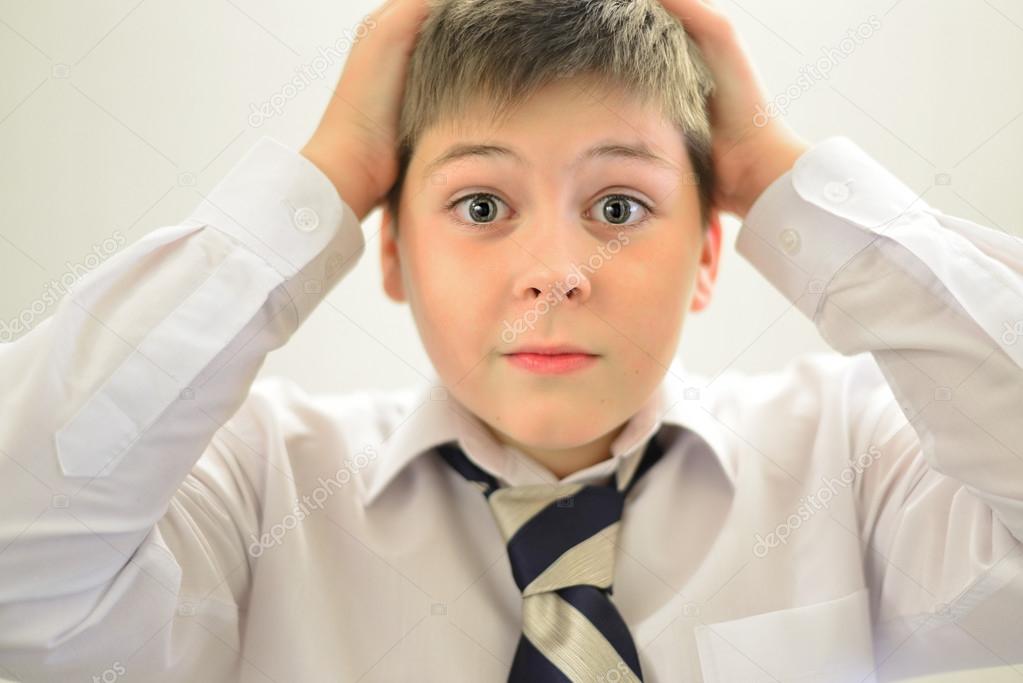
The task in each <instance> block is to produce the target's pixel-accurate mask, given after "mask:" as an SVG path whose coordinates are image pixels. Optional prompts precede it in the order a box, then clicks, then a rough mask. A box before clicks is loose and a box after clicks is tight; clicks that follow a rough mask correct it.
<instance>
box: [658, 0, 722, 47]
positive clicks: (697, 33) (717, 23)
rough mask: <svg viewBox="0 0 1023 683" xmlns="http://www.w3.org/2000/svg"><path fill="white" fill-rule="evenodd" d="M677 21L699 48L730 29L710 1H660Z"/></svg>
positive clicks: (719, 11)
mask: <svg viewBox="0 0 1023 683" xmlns="http://www.w3.org/2000/svg"><path fill="white" fill-rule="evenodd" d="M660 3H661V5H663V6H664V9H666V10H668V12H670V13H671V14H672V15H674V16H675V18H677V19H678V20H679V21H681V22H682V27H683V28H685V30H686V33H688V34H689V35H690V36H692V38H693V40H695V41H696V43H697V45H699V46H700V47H705V46H707V45H708V44H709V43H710V42H712V40H713V39H714V37H716V36H720V35H721V34H722V33H724V32H726V31H728V30H729V29H730V28H731V23H730V21H729V19H728V16H727V15H726V14H724V13H723V12H722V11H721V10H719V9H717V8H716V7H715V6H714V5H713V4H712V3H711V2H710V0H660Z"/></svg>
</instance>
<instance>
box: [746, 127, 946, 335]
mask: <svg viewBox="0 0 1023 683" xmlns="http://www.w3.org/2000/svg"><path fill="white" fill-rule="evenodd" d="M927 208H928V207H927V205H926V203H925V202H924V201H923V200H922V199H921V198H920V197H919V196H918V195H917V194H916V193H915V192H913V191H912V190H911V189H910V188H908V187H907V186H906V185H905V184H903V183H902V181H900V180H899V179H898V178H897V177H895V176H894V175H892V174H891V173H890V172H889V171H888V170H887V169H886V168H885V167H884V166H882V165H881V164H880V163H878V162H877V161H876V160H874V159H873V158H872V157H870V156H869V155H868V154H867V153H866V152H864V151H863V150H862V149H861V148H860V147H859V146H857V145H856V144H855V143H853V142H852V141H851V140H849V139H848V138H846V137H842V136H837V137H832V138H828V139H826V140H824V141H822V142H819V143H817V144H816V145H814V146H813V147H811V148H810V149H808V150H807V151H806V152H804V153H803V155H802V156H800V157H799V159H797V160H796V163H795V165H794V166H793V167H792V169H790V170H789V171H788V172H786V173H785V174H784V175H782V176H781V177H780V178H778V179H777V180H775V181H774V182H773V183H772V184H771V185H770V186H768V188H767V189H766V190H765V191H764V192H763V193H762V194H761V195H760V197H758V198H757V200H756V201H755V202H754V203H753V206H752V207H751V208H750V211H749V213H748V214H747V215H746V220H745V221H744V223H743V225H742V227H741V228H740V230H739V234H738V236H737V237H736V243H735V250H736V251H737V252H738V253H739V254H741V255H742V256H743V257H744V258H746V259H747V260H748V261H749V262H750V263H751V264H752V265H753V266H754V267H755V268H756V269H757V270H758V271H759V272H760V273H761V274H762V275H763V276H764V277H765V278H767V280H768V281H770V282H771V283H772V284H773V285H774V286H775V287H776V288H777V289H778V290H779V291H780V292H781V293H782V294H783V295H784V296H785V297H786V298H788V299H789V300H790V301H792V302H793V304H794V305H795V306H796V307H798V308H799V309H800V310H801V311H803V313H804V314H806V316H807V317H809V318H810V319H811V320H813V321H814V322H816V319H817V314H818V312H819V309H820V305H821V301H822V299H823V297H824V292H825V290H826V289H827V287H828V284H829V283H830V282H831V281H832V279H833V278H834V277H835V275H836V274H837V273H838V271H839V270H841V269H842V266H844V265H845V264H846V263H848V262H849V261H850V260H851V259H852V258H853V257H854V256H855V255H856V254H857V253H859V252H860V251H861V250H863V249H865V248H866V247H868V246H869V245H870V244H871V243H872V242H874V241H875V240H877V239H878V236H879V235H881V234H882V233H883V232H884V231H885V230H886V229H888V228H889V227H891V226H892V225H894V224H896V223H898V222H901V221H904V220H906V215H907V213H908V212H910V211H911V210H915V211H924V210H926V209H927Z"/></svg>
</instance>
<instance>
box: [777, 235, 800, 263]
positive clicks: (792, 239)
mask: <svg viewBox="0 0 1023 683" xmlns="http://www.w3.org/2000/svg"><path fill="white" fill-rule="evenodd" d="M802 241H803V240H802V239H800V237H799V233H798V232H796V231H795V230H793V229H792V228H789V229H787V230H782V231H781V233H780V234H779V235H778V243H779V244H781V248H782V250H783V251H784V252H785V253H786V254H788V255H789V256H795V255H796V254H798V253H799V249H800V248H801V246H802Z"/></svg>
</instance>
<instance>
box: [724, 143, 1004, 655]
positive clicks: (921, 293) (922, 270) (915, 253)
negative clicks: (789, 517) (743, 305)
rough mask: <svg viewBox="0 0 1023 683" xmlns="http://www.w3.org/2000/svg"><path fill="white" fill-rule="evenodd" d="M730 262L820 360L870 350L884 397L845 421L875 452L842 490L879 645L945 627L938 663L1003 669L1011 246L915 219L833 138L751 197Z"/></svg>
mask: <svg viewBox="0 0 1023 683" xmlns="http://www.w3.org/2000/svg"><path fill="white" fill-rule="evenodd" d="M843 188H844V189H843ZM736 250H737V251H738V252H739V253H740V254H742V255H743V256H744V257H745V258H747V259H748V260H749V261H750V262H751V263H752V264H753V265H754V267H756V268H757V269H758V270H759V272H761V274H763V275H764V276H765V277H766V278H767V279H768V280H769V281H770V282H771V283H772V284H773V285H774V286H775V287H777V288H778V289H779V291H781V292H782V294H784V295H785V296H786V298H788V299H789V300H790V301H791V302H792V303H793V304H794V305H795V306H796V307H798V308H799V309H800V310H801V311H802V312H803V313H804V314H805V315H806V316H807V317H808V318H809V319H811V320H812V321H813V322H814V324H815V325H816V328H817V330H818V331H819V332H820V334H821V336H822V337H823V338H824V339H825V340H826V341H827V342H828V344H829V345H830V346H831V347H832V348H834V349H836V350H837V351H839V352H840V353H842V354H843V355H846V356H853V355H856V354H861V353H869V354H870V355H871V356H872V358H873V360H874V361H875V363H876V365H877V367H878V368H879V369H880V371H881V375H882V376H883V381H885V382H886V383H887V385H888V387H889V388H890V390H891V393H892V394H893V395H894V397H895V399H896V401H897V403H888V402H884V404H881V403H876V404H875V405H871V406H869V408H868V410H866V411H864V412H863V413H862V414H860V415H859V416H858V417H859V418H862V419H861V422H862V423H863V424H855V425H851V429H852V430H854V431H856V432H858V433H859V434H860V437H858V438H861V439H863V442H862V443H859V444H858V445H857V446H855V449H854V450H855V453H862V452H865V451H867V450H868V449H870V448H871V447H873V448H874V449H876V450H875V452H877V453H879V454H880V456H879V457H878V458H877V460H876V461H874V462H872V463H870V464H869V465H868V466H867V467H865V468H863V469H862V470H860V471H858V472H857V480H856V481H855V484H854V490H855V492H856V496H857V504H858V509H859V512H860V528H859V529H858V532H859V533H860V535H861V539H862V544H863V546H864V549H865V551H866V552H865V556H866V559H865V571H866V581H867V583H868V585H869V586H870V588H871V592H872V598H873V608H874V611H875V614H874V618H875V621H876V622H877V623H879V624H881V625H882V636H883V637H885V636H884V635H883V634H884V633H885V632H886V628H887V629H889V630H891V631H892V633H891V634H889V636H890V637H893V638H894V639H895V641H894V644H896V645H897V646H901V648H902V649H903V651H904V652H903V655H904V656H909V655H908V652H909V651H910V647H911V646H910V645H908V644H902V641H903V640H904V639H905V638H906V637H907V636H908V635H909V634H910V633H911V632H912V633H914V634H915V635H918V636H919V635H923V634H925V633H928V632H929V631H930V630H931V629H933V628H937V627H940V626H942V625H943V624H950V623H951V622H955V623H956V624H959V625H963V626H964V628H962V629H956V628H955V627H951V630H950V631H948V632H947V633H946V634H944V635H942V636H939V637H940V639H941V641H942V642H943V643H944V645H943V647H942V652H941V657H942V658H946V659H945V660H944V661H943V662H942V663H940V664H939V663H938V657H937V656H936V655H934V654H932V655H930V656H929V659H930V660H931V661H932V663H933V664H934V666H935V667H936V668H940V667H942V666H944V667H953V666H954V667H962V666H976V662H977V661H979V660H978V659H976V658H977V657H980V658H982V659H983V661H984V662H985V663H986V664H988V665H990V664H1000V663H1002V661H1003V660H1004V661H1018V659H1006V658H1013V657H1014V658H1018V657H1020V656H1023V647H1021V646H1020V645H1019V642H1020V641H1019V639H1018V635H1017V636H1016V637H1015V642H1016V645H1015V646H1014V647H1009V646H1006V647H1000V646H999V643H1002V644H1007V643H1011V642H1013V636H1011V635H1009V634H1007V633H1006V629H1011V628H1012V626H1011V625H1012V624H1014V623H1016V622H1017V620H1018V615H1019V613H1020V611H1021V609H1023V451H1021V450H1020V448H1019V444H1020V443H1023V421H1021V420H1020V419H1019V415H1018V413H1019V406H1020V405H1021V403H1023V400H1021V399H1023V344H1019V343H1018V339H1017V338H1016V337H1015V336H1014V334H1013V333H1014V332H1015V329H1016V323H1017V321H1021V320H1023V243H1020V241H1019V240H1018V239H1015V238H1013V237H1011V236H1008V235H1005V234H1002V233H1000V232H996V231H994V230H990V229H987V228H984V227H981V226H979V225H977V224H975V223H971V222H969V221H966V220H962V219H959V218H955V217H952V216H948V215H946V214H944V213H942V212H941V211H939V210H937V209H934V208H933V207H930V206H928V205H927V204H926V203H925V202H924V201H923V200H922V199H921V198H920V197H918V196H917V195H916V194H915V193H914V192H912V191H911V190H910V189H909V188H907V187H906V186H905V185H904V184H902V183H901V182H900V181H899V180H898V179H897V178H895V177H894V176H893V175H891V174H890V173H889V172H888V171H887V170H885V169H884V168H883V167H882V166H881V165H879V164H878V163H877V162H876V161H874V160H873V159H872V158H870V157H869V156H868V155H867V154H866V153H864V152H863V151H862V150H861V149H860V148H859V147H857V146H856V145H854V144H853V143H852V142H850V141H849V140H848V139H846V138H842V137H838V138H831V139H829V140H825V141H824V142H821V143H819V144H818V145H816V146H814V147H813V148H812V149H811V150H809V151H808V152H807V153H806V154H804V155H803V156H802V157H800V158H799V160H798V161H797V162H796V164H795V166H794V168H793V169H792V170H791V171H789V172H787V173H785V174H784V175H783V176H782V177H780V178H779V179H778V180H777V181H775V182H774V183H773V184H772V185H771V186H770V187H769V188H768V189H767V190H766V191H765V192H764V193H763V195H762V196H761V197H760V198H758V199H757V200H756V202H755V203H754V205H753V207H752V208H751V210H750V212H749V214H748V215H747V217H746V222H745V223H744V224H743V227H742V229H741V231H740V233H739V236H738V239H737V242H736ZM850 367H852V366H850ZM865 378H867V375H866V374H863V375H856V376H855V377H853V376H852V375H850V376H849V377H847V378H846V379H845V380H843V385H844V384H845V383H848V382H854V381H859V380H860V379H865ZM838 389H839V387H838V386H837V385H836V390H838ZM875 395H876V396H878V397H881V396H882V395H881V394H875ZM851 417H857V416H851ZM854 440H855V439H854ZM850 457H852V456H850ZM857 469H859V468H857ZM896 620H899V622H901V623H900V626H898V627H892V626H891V625H890V624H889V622H895V621H896ZM886 624H888V626H887V627H886V626H885V625H886ZM893 634H894V635H893ZM965 634H969V635H965ZM995 653H1000V654H995Z"/></svg>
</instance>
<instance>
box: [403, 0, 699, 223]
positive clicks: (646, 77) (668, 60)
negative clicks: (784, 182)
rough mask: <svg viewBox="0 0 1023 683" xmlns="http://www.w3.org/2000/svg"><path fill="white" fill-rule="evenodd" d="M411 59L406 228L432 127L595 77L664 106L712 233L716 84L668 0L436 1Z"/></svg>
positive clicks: (499, 110)
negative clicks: (711, 106) (417, 154)
mask: <svg viewBox="0 0 1023 683" xmlns="http://www.w3.org/2000/svg"><path fill="white" fill-rule="evenodd" d="M430 5H431V6H430V12H429V15H428V17H427V18H426V19H425V20H424V22H423V25H422V27H421V29H420V33H419V37H418V40H417V42H416V46H415V48H414V50H413V52H412V55H411V56H410V62H409V69H408V75H407V81H406V87H405V95H404V101H403V103H402V108H401V114H400V120H399V130H398V150H397V151H398V160H399V174H398V179H397V182H396V183H395V185H394V186H393V188H392V189H391V190H390V192H389V193H388V196H387V203H388V205H389V208H390V210H391V212H392V214H393V215H394V229H395V231H396V230H397V224H398V207H399V199H400V196H401V189H402V185H403V184H404V182H405V176H406V173H407V171H408V165H409V160H410V159H411V157H412V152H413V151H414V149H415V147H416V144H417V142H418V141H419V139H420V138H421V136H422V134H423V132H424V131H425V130H427V129H428V128H429V127H430V126H432V125H434V124H436V123H437V122H439V121H441V120H443V119H445V118H446V117H457V116H458V115H459V114H461V113H463V112H465V111H466V109H467V108H468V107H469V106H471V105H473V104H478V103H480V102H483V103H485V104H486V105H487V106H488V107H489V108H490V111H492V113H493V120H495V121H497V120H499V119H500V117H501V116H502V115H504V114H506V113H509V110H510V108H511V107H513V106H514V105H515V104H516V103H517V102H520V101H522V100H523V99H526V98H528V97H529V96H530V95H531V94H533V93H534V92H536V91H537V90H538V89H540V88H542V87H543V86H544V85H547V84H549V83H551V82H553V81H555V80H556V79H560V78H572V77H595V78H596V80H597V82H598V83H599V84H602V85H606V86H608V87H614V88H618V89H622V90H624V91H625V93H627V94H630V95H633V96H637V97H638V98H639V99H640V101H641V102H643V103H647V104H648V103H652V104H654V105H656V106H657V107H658V108H659V111H660V112H661V113H662V114H663V115H664V116H665V118H666V120H668V121H669V122H671V123H672V124H674V125H675V126H676V128H677V129H678V130H679V132H680V134H682V135H683V136H684V138H685V145H686V149H687V151H688V153H689V158H690V162H691V164H692V166H693V171H694V173H695V178H692V177H689V178H688V179H687V181H686V182H689V183H692V182H696V183H697V185H698V191H699V196H700V209H701V219H702V222H703V227H704V228H706V225H707V219H708V214H709V208H710V197H711V192H712V185H713V173H712V170H713V169H712V167H711V163H710V122H709V117H708V112H707V99H708V97H709V96H710V94H711V93H712V92H713V89H714V84H713V80H712V78H711V75H710V71H709V69H708V68H707V66H706V64H705V62H704V60H703V57H702V55H701V54H700V52H699V49H698V48H697V47H696V45H695V44H694V43H693V42H692V41H691V40H689V39H688V37H687V36H686V33H685V30H684V29H683V28H682V24H681V23H679V21H678V20H677V19H675V17H674V16H672V15H671V14H669V13H668V11H667V10H665V9H664V7H662V6H661V4H660V2H659V0H430Z"/></svg>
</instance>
